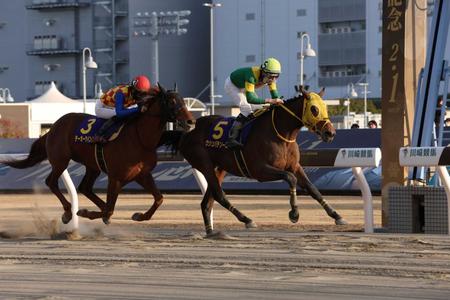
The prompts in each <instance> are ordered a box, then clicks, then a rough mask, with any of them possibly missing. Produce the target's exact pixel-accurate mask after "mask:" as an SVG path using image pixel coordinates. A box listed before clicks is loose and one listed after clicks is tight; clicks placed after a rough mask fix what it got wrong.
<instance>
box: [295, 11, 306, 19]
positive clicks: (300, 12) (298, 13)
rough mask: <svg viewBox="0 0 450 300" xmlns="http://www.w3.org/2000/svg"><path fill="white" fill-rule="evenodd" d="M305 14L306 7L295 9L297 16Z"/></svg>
mask: <svg viewBox="0 0 450 300" xmlns="http://www.w3.org/2000/svg"><path fill="white" fill-rule="evenodd" d="M304 16H306V9H297V17H304Z"/></svg>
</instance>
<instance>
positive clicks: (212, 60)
mask: <svg viewBox="0 0 450 300" xmlns="http://www.w3.org/2000/svg"><path fill="white" fill-rule="evenodd" d="M209 26H210V39H211V41H210V45H209V52H210V78H211V83H210V84H211V86H210V87H209V98H210V99H211V114H213V115H214V112H215V111H214V106H215V104H216V103H215V99H214V9H213V7H211V9H210V23H209Z"/></svg>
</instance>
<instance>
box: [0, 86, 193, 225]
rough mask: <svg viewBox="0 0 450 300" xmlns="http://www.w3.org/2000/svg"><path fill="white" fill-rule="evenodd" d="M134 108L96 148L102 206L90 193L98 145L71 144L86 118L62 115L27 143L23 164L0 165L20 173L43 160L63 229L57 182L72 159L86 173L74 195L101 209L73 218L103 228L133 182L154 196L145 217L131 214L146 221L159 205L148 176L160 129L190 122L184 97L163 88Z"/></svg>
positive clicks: (67, 205)
mask: <svg viewBox="0 0 450 300" xmlns="http://www.w3.org/2000/svg"><path fill="white" fill-rule="evenodd" d="M138 105H139V107H140V108H141V109H140V113H139V114H138V115H137V116H136V117H134V119H132V120H130V121H129V122H128V123H127V124H126V125H125V126H124V128H123V129H122V131H121V133H120V135H119V136H118V137H117V138H116V139H115V140H113V141H111V142H109V143H108V144H105V145H102V146H101V147H103V151H102V152H103V157H104V163H105V164H104V165H105V166H106V168H107V175H108V186H107V196H106V203H105V202H104V201H103V200H102V199H100V198H99V197H98V196H97V195H96V194H95V193H94V192H93V186H94V183H95V180H96V179H97V177H98V176H99V175H100V173H101V171H102V168H101V165H102V164H101V163H99V162H98V161H97V159H96V157H97V155H98V153H99V152H98V151H97V149H96V148H98V147H100V145H95V144H92V143H91V144H88V143H78V142H76V141H75V140H76V139H75V131H76V129H77V128H79V127H80V124H81V122H82V120H84V119H85V118H86V117H88V115H86V114H82V113H69V114H67V115H64V116H62V117H61V118H60V119H58V120H57V121H56V122H55V124H53V126H52V127H51V129H50V131H49V132H48V133H46V134H45V135H43V136H41V137H40V138H39V139H37V140H36V141H35V142H34V143H33V144H32V146H31V150H30V153H29V155H28V157H27V158H26V159H23V160H13V161H1V162H0V163H3V164H5V165H8V166H11V167H13V168H20V169H23V168H28V167H31V166H34V165H36V164H37V163H39V162H41V161H43V160H45V159H48V160H49V162H50V164H51V166H52V170H51V172H50V174H49V176H48V177H47V179H46V180H45V183H46V184H47V186H48V187H49V188H50V190H51V191H52V192H53V193H54V194H55V195H56V196H57V197H58V199H59V200H60V201H61V204H62V206H63V208H64V213H63V215H62V222H63V223H65V224H66V223H68V222H69V221H70V220H71V219H72V212H71V204H70V202H69V201H67V200H66V198H65V197H64V195H63V194H62V193H61V191H60V189H59V187H58V178H59V177H60V175H61V174H62V172H63V171H64V170H65V169H66V168H67V166H68V164H69V161H70V160H71V159H72V160H74V161H76V162H78V163H80V164H83V165H84V166H86V173H85V175H84V177H83V179H82V181H81V183H80V185H79V186H78V191H79V192H81V193H82V194H84V195H85V196H86V197H87V198H89V199H90V200H91V201H92V202H93V203H94V204H95V205H96V206H97V207H98V208H99V209H100V211H88V210H86V209H81V210H79V211H78V213H77V215H79V216H82V217H86V218H89V219H97V218H102V219H103V222H105V224H108V223H109V219H110V217H111V216H112V214H113V212H114V206H115V203H116V200H117V197H118V194H119V192H120V191H121V189H122V187H123V186H124V185H125V184H127V183H129V182H131V181H136V182H137V183H138V184H140V185H141V186H142V187H144V189H145V190H147V191H148V192H150V193H151V194H152V195H153V198H154V203H153V205H152V206H151V208H150V209H149V210H148V211H147V212H145V213H135V214H134V215H133V217H132V218H133V220H136V221H142V220H149V219H150V218H151V217H152V215H153V213H154V212H155V211H156V209H157V208H158V207H159V206H160V205H161V203H162V201H163V196H162V194H161V192H160V191H159V190H158V188H157V187H156V185H155V182H154V179H153V177H152V174H151V171H152V170H153V168H154V167H155V165H156V162H157V156H156V149H157V147H158V146H159V145H160V144H159V141H160V138H161V135H162V134H163V131H164V128H165V124H166V123H167V122H172V121H179V122H180V123H181V125H182V126H184V128H185V129H187V127H188V126H189V124H192V123H193V122H194V120H193V116H192V114H191V113H190V112H189V111H188V110H187V107H186V105H185V103H184V100H183V98H182V97H181V96H180V95H179V94H178V93H177V92H176V91H166V90H165V89H164V88H163V87H162V86H159V89H154V90H152V91H151V92H150V94H148V95H146V96H144V97H143V99H142V100H141V101H140V102H139V103H138ZM92 121H94V118H93V117H92ZM89 124H90V123H88V125H89ZM103 169H104V168H103ZM103 171H105V170H103Z"/></svg>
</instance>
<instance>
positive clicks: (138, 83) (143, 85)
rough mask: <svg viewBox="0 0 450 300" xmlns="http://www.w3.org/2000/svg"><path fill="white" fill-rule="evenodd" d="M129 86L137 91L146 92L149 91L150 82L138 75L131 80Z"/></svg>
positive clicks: (145, 77)
mask: <svg viewBox="0 0 450 300" xmlns="http://www.w3.org/2000/svg"><path fill="white" fill-rule="evenodd" d="M131 85H132V86H133V87H134V88H135V89H136V90H138V91H142V92H148V91H150V87H151V85H150V80H149V79H148V77H147V76H145V75H139V76H136V77H134V78H133V80H132V81H131Z"/></svg>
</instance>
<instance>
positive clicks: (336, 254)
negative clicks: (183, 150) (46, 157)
mask: <svg viewBox="0 0 450 300" xmlns="http://www.w3.org/2000/svg"><path fill="white" fill-rule="evenodd" d="M148 199H149V198H148V197H146V196H144V195H121V196H120V197H119V200H118V205H117V207H116V211H115V214H114V216H113V218H112V224H110V225H109V226H106V225H103V223H102V222H101V221H98V220H96V221H89V220H84V219H83V220H80V234H79V235H76V234H73V235H67V234H65V233H64V232H65V230H66V228H64V227H61V222H60V215H61V212H62V209H61V207H60V205H59V202H58V200H57V199H56V198H55V197H54V196H53V195H49V194H46V195H31V194H28V195H0V236H1V237H0V299H233V298H236V299H334V300H339V299H450V238H449V237H448V236H444V235H419V234H417V235H398V234H386V233H377V234H365V233H363V232H362V228H363V211H362V201H361V199H360V198H358V197H327V200H328V201H329V202H330V203H331V204H332V205H333V206H334V207H335V208H336V209H337V210H338V211H339V212H340V213H341V214H342V215H343V216H344V218H346V220H347V221H348V222H349V223H350V224H349V225H346V226H339V227H337V226H335V225H333V222H332V221H331V219H329V218H328V217H327V216H326V215H325V213H324V212H323V211H322V210H321V208H320V207H319V205H318V204H317V203H315V202H314V201H313V200H311V199H310V198H307V197H305V196H301V197H300V222H299V224H294V225H293V224H291V223H290V222H289V220H288V210H289V204H288V197H287V196H230V200H231V201H232V203H233V204H234V206H235V207H237V208H238V209H240V210H241V211H242V212H244V213H246V214H247V215H248V216H249V217H251V218H252V219H253V220H254V221H255V222H256V224H258V225H259V227H258V228H256V229H252V230H247V229H245V228H244V226H243V225H242V224H240V223H238V221H237V220H235V219H234V217H233V216H232V215H231V214H229V213H228V212H226V211H224V210H223V209H222V208H220V207H218V206H217V205H216V206H215V210H214V221H215V228H216V229H217V230H222V231H223V232H225V233H226V234H227V235H228V236H225V237H224V238H223V239H216V240H211V239H205V238H204V231H203V220H202V217H201V212H200V209H199V206H200V205H199V204H200V196H192V195H191V196H184V195H167V196H166V198H165V202H164V204H163V205H162V207H161V208H160V210H159V211H158V212H157V213H156V215H155V217H154V219H153V220H151V221H148V222H143V223H135V222H133V221H131V220H130V217H131V215H132V214H133V213H134V212H136V211H144V210H146V209H147V208H148V205H149V204H150V202H149V200H148ZM80 201H81V202H80V207H83V208H86V207H92V206H91V205H89V204H88V202H87V201H86V200H85V199H84V198H82V199H80ZM374 207H375V222H376V225H377V226H379V225H380V199H379V198H375V204H374Z"/></svg>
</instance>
